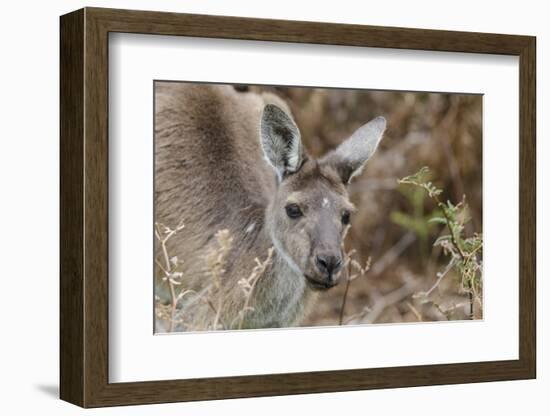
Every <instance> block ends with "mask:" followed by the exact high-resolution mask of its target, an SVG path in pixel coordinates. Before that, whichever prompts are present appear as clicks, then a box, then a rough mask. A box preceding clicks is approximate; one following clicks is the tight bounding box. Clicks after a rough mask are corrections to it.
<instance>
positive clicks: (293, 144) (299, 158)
mask: <svg viewBox="0 0 550 416" xmlns="http://www.w3.org/2000/svg"><path fill="white" fill-rule="evenodd" d="M260 140H261V144H262V149H263V151H264V156H265V158H266V160H267V161H268V162H269V164H270V165H271V166H272V167H273V168H274V169H275V171H276V172H277V176H278V178H279V181H281V180H282V179H283V178H284V177H285V176H286V175H288V174H290V173H294V172H296V171H298V169H300V167H301V166H302V163H303V161H304V160H305V153H304V150H303V147H302V141H301V140H300V130H298V127H297V126H296V124H295V123H294V121H293V120H292V118H291V116H290V115H288V114H287V113H286V112H285V111H283V110H281V109H280V108H279V107H277V106H276V105H274V104H267V105H266V106H265V107H264V111H263V113H262V120H261V123H260Z"/></svg>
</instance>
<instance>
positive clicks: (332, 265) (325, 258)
mask: <svg viewBox="0 0 550 416" xmlns="http://www.w3.org/2000/svg"><path fill="white" fill-rule="evenodd" d="M315 261H316V262H317V267H318V268H319V270H320V271H322V272H323V273H327V274H328V275H329V276H332V275H333V274H334V273H336V272H337V271H338V270H340V268H341V267H342V258H341V257H340V256H332V255H326V254H320V255H317V256H316V257H315Z"/></svg>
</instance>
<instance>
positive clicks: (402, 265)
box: [156, 87, 483, 332]
mask: <svg viewBox="0 0 550 416" xmlns="http://www.w3.org/2000/svg"><path fill="white" fill-rule="evenodd" d="M251 89H253V90H262V91H265V90H269V91H272V92H275V93H276V94H278V95H280V96H282V97H283V98H284V99H285V100H286V101H287V102H288V103H289V104H290V106H291V109H292V111H293V114H294V116H295V118H296V121H297V124H298V126H300V128H301V131H302V139H303V140H304V143H305V145H306V147H307V149H308V150H309V152H310V153H311V154H312V155H313V156H320V155H322V154H324V153H325V152H326V151H328V150H329V149H332V148H334V147H335V146H336V145H337V144H338V143H340V142H341V141H342V140H344V139H345V138H346V137H348V135H349V134H350V133H352V132H353V131H354V130H355V129H356V128H357V127H359V126H360V125H361V124H363V123H364V122H366V121H368V120H370V119H371V118H373V117H375V116H378V115H383V116H385V117H386V119H387V120H388V130H387V132H386V134H385V138H384V140H383V141H382V143H381V145H380V148H379V150H378V152H377V154H376V155H375V157H373V159H372V160H371V161H369V163H368V164H367V167H366V169H365V171H364V173H363V175H361V177H358V178H356V179H355V180H354V182H353V183H352V184H351V186H350V188H349V190H350V197H351V200H352V202H353V203H354V204H355V205H356V207H357V212H356V213H355V214H354V216H353V219H352V227H351V228H350V229H349V232H348V236H347V238H346V247H345V248H346V252H347V253H348V256H347V264H346V267H348V268H349V271H350V273H349V276H350V278H349V280H348V281H346V282H342V284H340V285H339V286H338V287H337V288H335V289H331V290H330V291H327V292H326V293H323V294H322V295H321V296H320V298H319V300H318V301H317V303H316V304H315V305H314V307H312V308H311V309H310V311H309V313H308V315H307V316H306V319H305V321H304V322H303V323H302V325H304V326H312V325H346V324H361V323H390V322H392V323H393V322H418V321H436V320H463V319H479V318H481V317H482V310H483V308H482V305H483V302H482V299H483V291H482V276H481V268H482V237H481V230H482V184H481V177H482V140H481V139H482V137H481V134H482V132H481V117H482V98H481V96H478V95H461V94H436V93H409V92H405V93H402V92H383V91H345V90H330V89H302V88H270V87H265V88H264V87H251ZM424 166H426V167H428V168H429V171H428V170H427V169H422V168H423V167H424ZM432 181H433V183H432ZM171 226H173V227H175V228H173V229H172V228H168V227H166V226H164V225H160V224H157V227H156V237H157V240H158V243H159V244H160V245H161V246H162V247H165V242H166V241H167V239H169V238H170V236H171V235H173V234H174V233H176V232H185V228H184V227H183V224H180V225H177V226H176V225H173V224H172V225H171ZM217 239H218V242H219V246H220V249H219V250H216V252H213V253H208V256H210V257H208V258H209V259H210V260H211V261H209V262H210V270H211V273H212V281H213V282H214V283H213V285H212V286H211V287H209V288H208V290H206V291H205V292H203V293H200V294H197V293H194V292H192V291H189V290H186V289H185V287H184V286H185V285H184V284H182V283H183V281H184V273H185V263H183V262H182V260H185V259H177V258H173V257H170V254H169V253H167V252H166V250H163V256H162V258H159V259H157V260H156V261H157V264H158V265H159V269H160V270H162V276H157V279H156V284H157V286H160V285H162V286H163V287H164V289H168V293H169V294H170V295H169V298H170V301H169V302H166V301H162V302H161V301H160V298H158V299H157V302H156V316H157V330H161V332H162V331H171V330H175V329H195V330H196V329H224V328H238V327H239V326H240V323H239V322H238V321H237V322H229V323H227V322H223V317H221V316H219V315H220V313H219V312H220V311H221V309H222V305H223V299H220V296H218V295H217V294H216V283H215V282H216V279H219V276H221V273H222V271H223V256H224V250H227V247H229V246H230V244H231V236H229V235H228V234H227V232H224V231H223V230H222V231H220V232H219V233H218V235H217ZM266 254H267V256H266V258H265V259H256V261H255V262H256V264H255V265H254V270H253V272H252V274H251V275H250V276H243V278H242V279H241V281H240V282H239V285H240V286H241V289H242V293H243V304H242V305H243V306H242V311H241V313H240V318H239V319H240V320H241V322H242V317H243V316H244V314H246V313H249V312H250V311H251V310H252V309H253V308H252V306H251V305H250V304H249V299H250V295H251V293H252V292H253V290H254V285H255V283H256V282H257V281H258V279H260V278H261V275H262V273H263V270H265V267H266V266H267V265H268V264H269V262H270V261H271V256H272V252H271V251H270V252H269V253H266ZM251 266H252V265H251ZM187 297H190V298H195V299H199V300H200V302H202V303H203V304H204V305H206V306H205V307H208V308H210V310H211V311H212V314H210V316H212V317H213V318H212V319H211V320H210V321H209V322H205V323H204V324H202V325H201V326H202V327H201V328H187V327H186V325H185V310H184V308H183V307H182V306H181V305H183V304H184V303H185V300H186V298H187Z"/></svg>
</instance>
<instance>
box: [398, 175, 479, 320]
mask: <svg viewBox="0 0 550 416" xmlns="http://www.w3.org/2000/svg"><path fill="white" fill-rule="evenodd" d="M429 179H430V171H429V169H428V168H427V167H423V168H422V169H420V170H419V171H418V172H416V173H415V174H413V175H410V176H406V177H404V178H402V179H400V180H399V181H398V182H399V183H400V184H404V185H412V186H416V187H418V188H420V189H423V190H425V191H426V192H427V194H428V196H429V198H430V199H432V200H433V201H434V202H435V204H436V205H437V207H438V208H439V210H440V212H441V215H442V216H435V217H433V218H431V219H429V222H432V223H436V224H441V225H444V226H445V227H446V228H447V229H448V230H449V234H446V235H442V236H441V237H439V238H438V239H436V240H435V242H434V244H433V245H434V246H440V247H441V248H442V249H443V252H444V253H445V254H446V255H447V256H449V257H450V259H449V262H448V264H447V266H446V267H445V269H444V271H443V272H440V273H438V276H437V277H438V279H437V281H436V283H435V284H434V286H433V287H432V288H430V289H429V290H428V291H427V292H421V293H420V294H418V295H419V296H421V297H424V298H425V299H427V298H428V296H429V295H430V294H431V293H432V292H433V291H434V290H435V288H436V287H437V286H438V285H439V283H440V282H441V281H442V280H443V278H444V277H445V276H446V275H447V273H448V272H449V271H450V270H451V269H453V268H454V269H455V270H456V271H457V272H458V274H459V276H460V277H461V286H462V289H463V290H464V291H465V292H466V293H468V297H469V301H470V313H469V315H470V319H474V302H475V301H477V302H478V303H479V304H480V305H481V269H482V262H481V260H480V259H479V258H478V256H480V255H481V252H482V250H483V237H482V235H481V234H480V233H474V234H473V235H472V236H469V237H467V236H466V235H465V232H464V225H465V224H466V223H467V222H469V221H470V219H471V218H470V215H469V214H468V206H467V204H466V200H465V198H464V197H463V199H462V201H460V202H459V203H458V204H453V203H452V202H451V201H449V200H447V201H446V202H443V201H442V200H441V197H440V196H441V194H442V193H443V190H442V189H440V188H438V187H437V186H436V185H434V184H433V183H432V182H431V181H430V180H429Z"/></svg>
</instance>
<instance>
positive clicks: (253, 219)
mask: <svg viewBox="0 0 550 416" xmlns="http://www.w3.org/2000/svg"><path fill="white" fill-rule="evenodd" d="M155 106H156V113H155V210H156V218H155V220H156V221H157V222H160V223H163V224H165V225H167V226H172V227H173V226H175V225H177V224H179V223H180V221H183V222H184V224H185V228H184V229H183V230H182V231H181V232H179V233H177V234H176V235H175V236H174V237H173V238H172V239H170V240H169V241H168V250H169V252H170V254H171V255H173V256H177V257H178V259H180V260H183V261H184V269H183V273H184V276H185V281H184V282H183V285H184V287H186V288H189V289H193V290H195V291H196V292H198V293H203V294H204V293H207V292H208V291H210V290H212V287H213V286H212V285H213V282H212V281H211V280H210V277H209V273H208V267H207V265H206V262H205V253H207V252H209V251H210V250H213V249H215V248H216V247H217V243H216V239H215V238H214V235H215V233H216V232H217V231H219V230H221V229H227V230H229V232H230V234H231V236H232V237H233V244H232V246H231V251H230V253H229V255H228V256H227V259H226V264H224V269H225V271H224V274H223V278H222V281H221V286H220V287H219V289H217V290H218V291H219V292H221V293H222V294H223V299H224V303H223V305H222V310H221V312H222V323H223V324H224V327H226V328H232V327H235V322H236V319H237V318H238V316H239V312H240V311H241V310H242V307H243V294H242V289H241V287H240V286H239V284H238V281H239V280H240V279H242V278H245V277H248V276H249V275H250V273H251V271H252V269H253V267H254V266H255V262H254V259H255V258H258V259H260V260H261V259H265V258H266V256H267V253H268V250H269V249H270V248H271V247H275V252H274V258H273V262H272V265H271V266H269V267H268V269H267V271H266V273H265V274H264V275H263V276H261V278H260V279H259V280H258V282H257V284H256V287H255V289H254V292H253V295H252V298H251V303H250V306H251V307H252V308H254V310H253V311H252V312H250V313H247V314H246V319H245V322H244V327H245V328H267V327H286V326H292V325H296V324H299V322H300V318H301V316H302V315H303V314H304V311H305V309H306V307H307V305H308V304H310V303H311V302H310V301H311V300H312V299H314V297H315V292H316V290H314V289H316V288H318V285H317V283H316V282H318V283H319V282H320V283H323V284H324V283H326V282H327V279H328V280H330V282H331V284H334V283H336V282H337V281H338V280H339V279H340V280H341V278H342V276H343V275H344V273H345V271H344V270H342V271H340V270H338V271H336V270H335V271H334V273H332V274H329V275H328V277H327V275H326V273H325V274H323V273H322V272H321V271H319V268H318V266H317V265H316V264H315V259H316V256H317V255H318V254H319V253H321V254H324V253H329V254H334V255H341V241H342V235H343V230H344V227H343V226H342V224H341V222H340V221H341V215H342V212H343V210H349V209H352V208H351V204H350V202H349V201H348V198H347V192H346V189H345V186H344V184H343V183H342V180H341V176H339V172H338V169H337V168H336V166H335V165H334V164H333V162H335V160H329V162H323V161H322V160H321V161H315V160H310V159H308V157H307V155H306V153H305V151H304V149H303V146H302V143H301V141H300V132H299V130H298V128H297V127H296V124H295V123H294V121H293V120H292V116H291V115H290V110H289V109H288V106H287V105H286V104H285V103H284V102H283V101H282V100H281V99H280V98H278V97H276V96H274V95H271V94H261V95H260V94H256V93H252V92H237V91H235V90H234V89H233V88H231V87H229V86H220V85H198V84H188V83H167V82H157V83H156V84H155ZM374 127H376V126H374ZM369 129H371V127H369V128H368V129H367V130H369ZM375 130H377V131H378V130H380V129H379V128H377V129H375ZM361 136H363V137H364V135H362V134H361ZM367 136H369V137H370V136H371V134H367ZM350 140H352V141H354V143H352V144H350V145H342V146H341V148H338V149H339V150H338V149H337V151H336V153H335V154H336V155H337V158H338V161H342V160H346V161H347V162H346V163H348V164H349V163H351V164H354V159H352V158H351V157H349V156H350V155H349V151H350V150H353V149H354V148H355V146H356V145H357V144H356V143H355V141H357V140H359V139H356V138H355V135H354V136H353V137H352V139H350ZM367 141H368V142H369V143H371V141H370V139H369V140H367ZM373 146H374V147H372V146H371V148H370V149H371V150H370V153H372V151H374V148H376V144H374V145H373ZM363 154H364V153H363ZM369 156H370V154H369ZM265 159H267V161H268V162H266V161H265ZM276 176H278V177H279V181H277V180H276ZM290 202H292V203H296V204H298V205H300V206H301V207H302V208H303V210H304V216H303V217H302V218H299V219H291V218H289V217H288V215H287V214H286V211H285V207H286V205H287V204H288V203H290ZM156 249H157V250H159V249H160V247H156ZM158 254H159V253H158V252H157V255H158ZM157 272H158V271H157ZM306 275H307V276H309V278H310V280H307V281H306V278H305V276H306ZM160 286H162V285H160ZM157 295H159V296H160V297H161V298H162V299H164V300H165V301H166V300H167V299H168V298H167V295H166V293H163V291H162V290H158V291H157ZM186 299H187V300H186V302H185V303H184V314H185V317H184V319H185V321H186V324H185V329H204V328H205V327H206V326H207V322H211V321H212V313H213V312H212V310H211V308H210V307H209V306H208V305H207V304H206V303H205V302H201V301H200V297H199V296H195V297H193V296H189V297H187V298H186ZM179 329H182V328H179Z"/></svg>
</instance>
